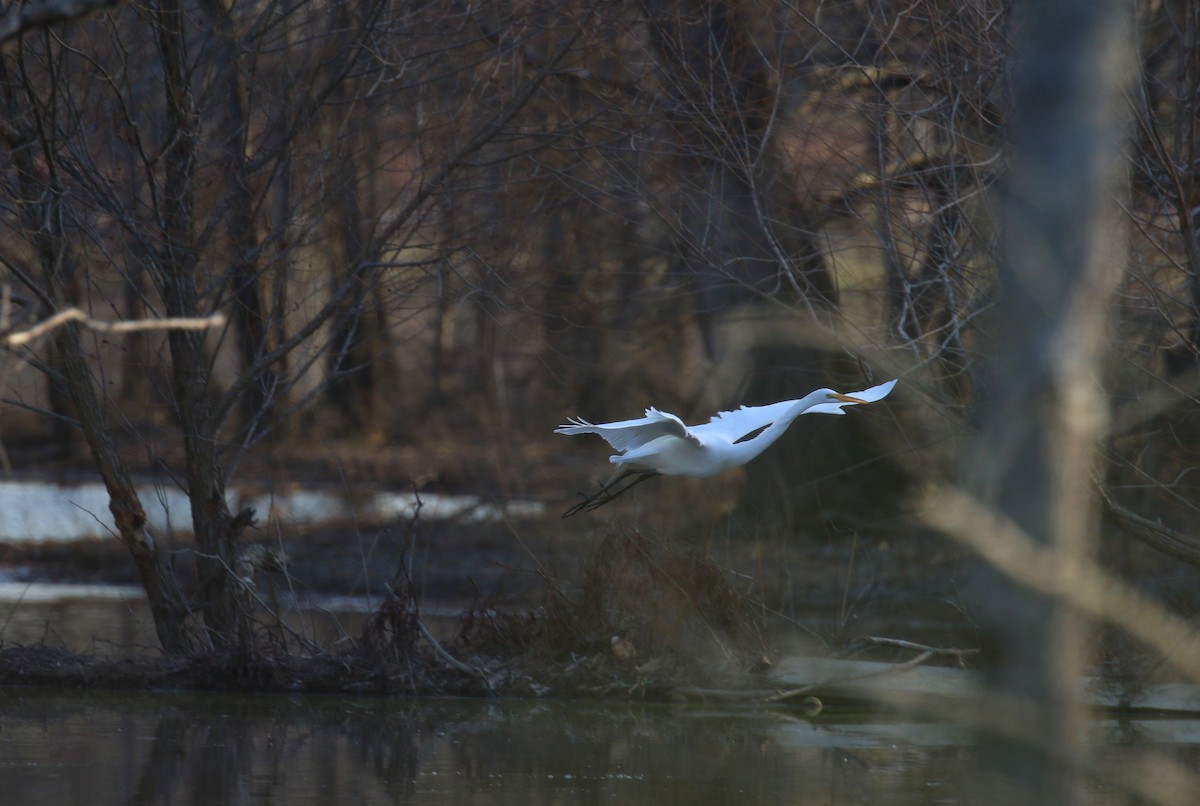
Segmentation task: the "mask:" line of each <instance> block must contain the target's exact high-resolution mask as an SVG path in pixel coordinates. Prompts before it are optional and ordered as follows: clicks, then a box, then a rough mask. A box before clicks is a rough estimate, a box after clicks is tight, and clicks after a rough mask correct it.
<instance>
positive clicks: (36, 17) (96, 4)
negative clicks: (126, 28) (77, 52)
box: [0, 0, 117, 42]
mask: <svg viewBox="0 0 1200 806" xmlns="http://www.w3.org/2000/svg"><path fill="white" fill-rule="evenodd" d="M116 4H117V0H50V2H48V3H41V4H40V5H36V6H24V7H22V8H19V9H17V10H16V11H14V12H13V13H12V14H9V15H8V16H7V17H5V18H4V19H2V20H0V42H5V41H7V40H9V39H12V38H13V37H15V36H20V35H21V34H23V33H25V32H26V31H28V30H30V29H33V28H42V27H45V26H47V25H54V24H55V23H59V22H66V21H67V20H73V19H75V18H76V17H82V16H83V15H85V14H90V13H91V12H93V11H97V10H99V9H101V8H106V7H107V6H115V5H116Z"/></svg>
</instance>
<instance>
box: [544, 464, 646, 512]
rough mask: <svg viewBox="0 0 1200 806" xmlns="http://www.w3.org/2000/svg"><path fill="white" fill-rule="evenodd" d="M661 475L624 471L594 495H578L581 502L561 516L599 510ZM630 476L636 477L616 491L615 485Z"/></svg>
mask: <svg viewBox="0 0 1200 806" xmlns="http://www.w3.org/2000/svg"><path fill="white" fill-rule="evenodd" d="M661 475H662V474H661V473H659V472H658V471H657V470H634V469H632V468H630V469H628V470H626V471H625V472H623V473H621V474H620V475H619V476H617V477H616V478H614V479H612V480H611V481H609V482H608V483H607V484H605V485H604V486H603V487H601V488H600V489H599V490H597V491H596V492H595V493H594V494H592V495H583V493H580V495H583V500H582V501H580V502H579V503H578V504H576V505H575V506H573V507H571V508H570V509H568V510H567V511H566V512H564V513H563V514H562V516H563V517H564V518H569V517H571V516H572V515H576V514H578V513H580V512H583V511H584V510H587V511H588V512H591V511H592V510H595V509H599V508H600V507H602V506H604V505H605V504H607V503H608V502H610V501H612V500H613V499H614V498H616V497H617V496H619V495H621V494H622V493H624V492H628V491H629V490H631V489H633V488H634V487H636V486H637V485H639V484H641V483H642V482H643V481H645V480H646V479H652V478H654V477H655V476H661ZM630 476H636V477H637V478H635V479H634V480H633V481H631V482H629V483H628V484H626V485H625V486H624V487H621V488H619V489H618V488H617V485H618V484H619V483H620V482H622V481H624V480H625V479H627V478H629V477H630Z"/></svg>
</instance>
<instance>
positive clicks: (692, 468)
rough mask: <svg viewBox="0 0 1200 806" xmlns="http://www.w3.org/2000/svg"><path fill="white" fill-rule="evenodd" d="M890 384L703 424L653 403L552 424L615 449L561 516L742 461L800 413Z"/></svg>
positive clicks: (870, 398) (876, 395) (748, 410)
mask: <svg viewBox="0 0 1200 806" xmlns="http://www.w3.org/2000/svg"><path fill="white" fill-rule="evenodd" d="M895 385H896V381H894V380H892V381H888V382H887V383H881V384H879V385H878V386H872V387H871V388H870V389H864V390H863V391H861V392H851V393H850V394H847V395H844V394H842V393H841V392H835V391H834V390H832V389H818V390H816V391H815V392H810V393H809V394H807V395H805V396H804V397H802V398H800V399H799V400H784V401H782V402H780V403H772V404H770V405H767V406H742V407H741V408H739V409H737V410H736V411H722V412H720V413H718V414H717V415H716V416H714V417H713V418H712V419H711V420H709V421H708V422H707V423H704V424H702V425H692V426H687V425H684V424H683V420H680V419H679V418H678V417H676V416H675V415H674V414H670V413H668V412H665V411H659V410H658V409H655V408H649V409H646V416H645V417H642V418H639V419H637V420H621V421H620V422H616V423H599V424H595V423H589V422H588V421H587V420H581V419H579V418H574V417H573V418H571V420H570V422H568V423H566V424H564V425H560V426H559V427H558V428H556V429H554V433H556V434H568V435H574V434H598V435H599V436H601V437H603V438H604V439H605V440H606V441H607V442H608V444H609V445H612V446H613V447H614V448H616V450H617V451H618V452H617V453H616V454H614V455H612V456H610V457H608V461H610V462H612V463H613V464H615V465H617V470H616V472H615V473H613V476H612V478H610V479H609V480H608V481H607V482H605V484H604V485H603V486H602V487H601V488H600V490H599V491H598V492H597V493H596V494H595V495H591V496H585V497H584V499H583V501H581V502H580V503H578V504H576V505H575V506H573V507H571V508H570V509H568V510H567V511H566V512H564V513H563V517H564V518H569V517H570V516H572V515H574V514H575V513H577V512H579V511H581V510H585V509H586V510H589V511H590V510H593V509H596V508H597V507H600V506H603V505H604V504H607V503H608V502H609V501H612V500H613V499H614V498H616V497H617V496H618V495H620V494H621V493H623V492H625V491H627V490H629V489H631V488H632V487H634V486H635V485H637V484H641V483H642V482H643V481H645V480H646V479H650V478H654V477H655V476H696V477H705V476H715V475H716V474H718V473H720V472H721V471H723V470H728V469H729V468H731V467H738V466H740V465H744V464H746V463H747V462H749V461H750V460H751V459H753V458H754V457H756V456H758V455H759V454H760V453H762V452H763V451H764V450H766V449H767V447H768V446H769V445H770V444H771V443H773V442H774V441H775V440H777V439H779V438H780V437H781V436H783V432H784V431H786V430H787V429H788V426H790V425H791V424H792V421H793V420H795V419H796V418H797V417H799V416H800V415H801V414H845V413H846V412H844V411H842V408H843V407H844V406H854V405H858V404H860V403H874V402H875V401H876V400H882V399H883V398H885V397H887V395H888V393H889V392H891V391H892V387H894V386H895ZM630 476H634V477H636V478H634V480H633V481H632V482H630V483H629V484H627V485H625V486H624V487H622V488H620V489H616V490H614V488H615V487H616V485H617V484H618V482H620V481H622V480H624V479H626V478H629V477H630ZM581 495H582V493H581Z"/></svg>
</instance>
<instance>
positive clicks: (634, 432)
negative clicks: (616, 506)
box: [554, 408, 695, 453]
mask: <svg viewBox="0 0 1200 806" xmlns="http://www.w3.org/2000/svg"><path fill="white" fill-rule="evenodd" d="M554 433H556V434H597V435H599V436H601V437H603V438H604V439H605V441H607V442H608V444H609V445H612V446H613V447H614V448H616V449H617V450H618V451H620V452H621V453H624V452H625V451H627V450H629V449H630V448H637V447H640V446H642V445H645V444H646V443H647V442H650V441H651V440H654V439H658V438H659V437H665V436H674V437H679V438H680V439H692V440H694V439H695V438H694V437H693V436H692V435H691V434H689V433H688V430H687V426H685V425H684V424H683V420H680V419H679V418H678V417H676V416H675V415H674V414H671V413H669V412H665V411H659V410H658V409H655V408H649V409H646V416H645V417H639V418H638V419H636V420H621V421H619V422H615V423H589V422H588V421H587V420H582V419H580V418H578V417H572V418H571V420H570V422H568V423H566V424H564V425H560V426H559V427H558V428H556V429H554Z"/></svg>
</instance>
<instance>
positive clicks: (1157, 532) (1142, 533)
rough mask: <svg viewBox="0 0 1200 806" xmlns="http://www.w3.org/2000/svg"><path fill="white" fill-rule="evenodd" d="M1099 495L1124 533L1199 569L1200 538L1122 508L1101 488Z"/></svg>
mask: <svg viewBox="0 0 1200 806" xmlns="http://www.w3.org/2000/svg"><path fill="white" fill-rule="evenodd" d="M1100 497H1101V499H1102V501H1103V503H1104V511H1105V513H1106V514H1107V515H1108V516H1109V517H1110V518H1111V519H1112V521H1113V522H1114V523H1116V525H1117V526H1119V527H1121V530H1122V531H1124V532H1125V533H1126V534H1127V535H1129V536H1130V537H1134V538H1137V539H1138V540H1140V541H1142V542H1143V543H1145V544H1146V545H1147V546H1150V547H1151V548H1153V549H1157V550H1158V551H1161V552H1163V553H1164V554H1167V555H1169V556H1171V557H1174V558H1175V559H1177V560H1182V561H1183V562H1185V563H1187V564H1188V565H1193V566H1196V567H1197V568H1200V540H1197V539H1196V538H1194V537H1192V536H1191V535H1187V534H1184V533H1183V532H1177V531H1175V530H1174V529H1172V528H1171V527H1169V526H1164V525H1162V524H1161V523H1158V522H1157V521H1152V520H1150V519H1149V518H1143V517H1142V516H1141V515H1138V514H1137V513H1136V512H1131V511H1129V510H1128V509H1125V507H1123V506H1121V505H1120V504H1118V503H1117V502H1116V501H1114V500H1113V498H1112V496H1111V495H1109V493H1108V491H1107V490H1105V489H1104V488H1103V487H1101V489H1100Z"/></svg>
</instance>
